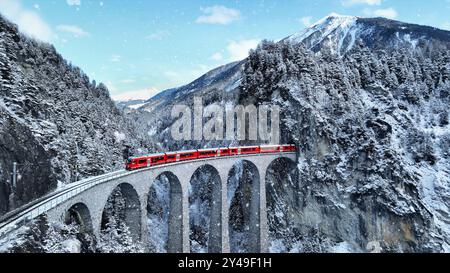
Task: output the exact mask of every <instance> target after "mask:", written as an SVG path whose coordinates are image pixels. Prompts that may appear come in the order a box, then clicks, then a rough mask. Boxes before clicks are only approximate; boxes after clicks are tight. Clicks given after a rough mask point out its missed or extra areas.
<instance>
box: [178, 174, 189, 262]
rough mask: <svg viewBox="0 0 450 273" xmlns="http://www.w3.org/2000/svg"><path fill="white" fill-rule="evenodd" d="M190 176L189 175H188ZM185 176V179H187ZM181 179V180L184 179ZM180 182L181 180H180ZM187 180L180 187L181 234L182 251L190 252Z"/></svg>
mask: <svg viewBox="0 0 450 273" xmlns="http://www.w3.org/2000/svg"><path fill="white" fill-rule="evenodd" d="M189 178H190V177H189ZM189 178H185V179H189ZM185 179H183V180H185ZM180 182H181V181H180ZM188 185H189V181H187V182H185V181H183V182H182V183H181V188H182V234H183V240H182V242H183V253H190V252H191V245H190V240H189V230H190V226H189V188H188Z"/></svg>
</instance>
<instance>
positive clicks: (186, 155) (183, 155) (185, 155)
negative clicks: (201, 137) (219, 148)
mask: <svg viewBox="0 0 450 273" xmlns="http://www.w3.org/2000/svg"><path fill="white" fill-rule="evenodd" d="M193 155H194V154H182V155H181V157H190V156H193Z"/></svg>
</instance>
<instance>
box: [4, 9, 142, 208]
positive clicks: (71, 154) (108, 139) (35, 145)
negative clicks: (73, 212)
mask: <svg viewBox="0 0 450 273" xmlns="http://www.w3.org/2000/svg"><path fill="white" fill-rule="evenodd" d="M0 90H1V91H0V113H1V115H0V215H1V214H3V213H5V212H6V211H9V210H11V209H13V208H15V207H17V206H20V205H22V204H24V203H26V202H29V201H30V200H33V199H35V198H37V197H40V196H42V195H43V194H45V193H47V192H49V191H50V190H53V189H55V188H56V187H57V184H58V183H59V184H64V183H70V182H73V181H75V180H78V179H81V178H83V177H89V176H93V175H98V174H101V173H104V172H108V171H111V170H114V169H117V168H122V166H123V161H124V158H125V157H127V156H128V155H129V154H131V153H132V152H133V151H136V152H137V150H138V149H139V148H141V147H146V146H148V145H147V144H146V143H149V141H148V140H143V138H140V137H139V135H138V134H137V133H136V132H135V127H134V126H133V124H132V123H130V122H129V121H128V120H127V119H126V118H125V117H124V115H123V114H122V113H121V112H120V111H119V110H118V109H117V108H116V106H115V105H114V102H113V101H112V100H111V98H110V96H109V92H108V89H107V88H106V87H105V86H104V85H103V84H97V83H96V82H95V81H90V80H89V78H88V77H87V76H86V75H85V74H84V73H83V72H82V71H81V70H80V69H79V68H77V67H75V66H73V65H71V64H70V63H68V62H67V61H66V60H64V59H63V58H62V57H61V56H60V55H59V54H58V53H57V52H56V50H55V49H54V47H53V46H51V45H49V44H44V43H39V42H37V41H35V40H33V39H30V38H28V37H26V36H24V35H22V34H21V33H19V32H18V30H17V27H16V26H15V25H13V24H12V23H10V22H8V21H7V20H5V19H4V18H3V17H1V16H0ZM141 152H142V151H141ZM13 162H17V163H18V164H19V168H18V172H19V176H18V181H17V189H16V190H15V191H13V190H12V189H11V177H12V175H11V172H12V163H13Z"/></svg>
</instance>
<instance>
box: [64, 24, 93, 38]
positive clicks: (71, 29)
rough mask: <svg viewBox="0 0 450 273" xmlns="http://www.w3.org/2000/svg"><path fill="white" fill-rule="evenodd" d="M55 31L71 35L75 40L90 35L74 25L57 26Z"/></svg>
mask: <svg viewBox="0 0 450 273" xmlns="http://www.w3.org/2000/svg"><path fill="white" fill-rule="evenodd" d="M56 29H57V30H58V31H60V32H65V33H69V34H72V35H73V36H74V37H76V38H78V37H83V36H89V35H90V34H89V32H86V31H84V30H83V29H82V28H80V27H79V26H74V25H59V26H57V27H56Z"/></svg>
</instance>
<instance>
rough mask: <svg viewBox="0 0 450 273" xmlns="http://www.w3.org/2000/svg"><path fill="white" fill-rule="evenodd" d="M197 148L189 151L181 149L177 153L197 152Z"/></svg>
mask: <svg viewBox="0 0 450 273" xmlns="http://www.w3.org/2000/svg"><path fill="white" fill-rule="evenodd" d="M196 152H197V150H189V151H179V152H177V154H184V153H196Z"/></svg>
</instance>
